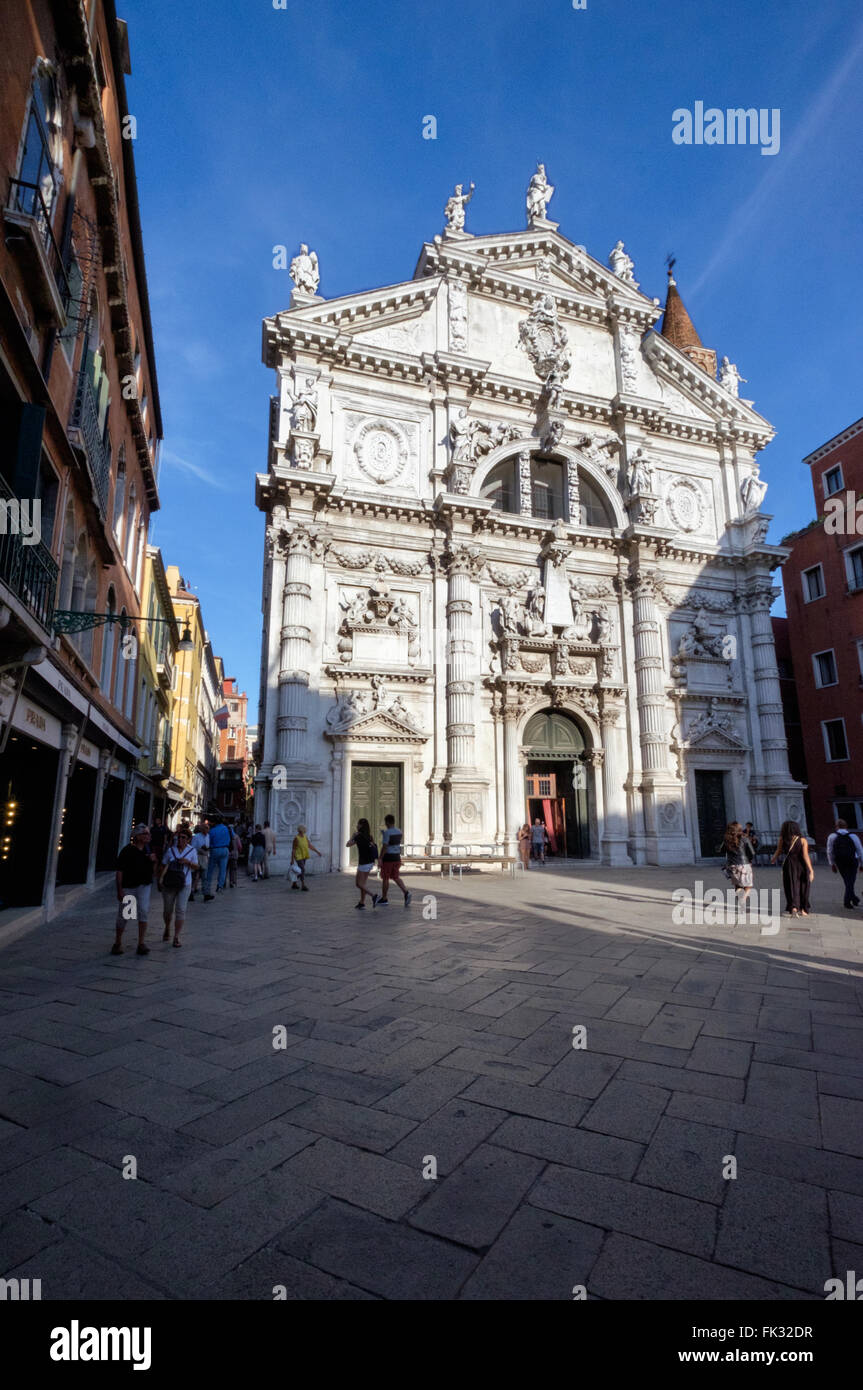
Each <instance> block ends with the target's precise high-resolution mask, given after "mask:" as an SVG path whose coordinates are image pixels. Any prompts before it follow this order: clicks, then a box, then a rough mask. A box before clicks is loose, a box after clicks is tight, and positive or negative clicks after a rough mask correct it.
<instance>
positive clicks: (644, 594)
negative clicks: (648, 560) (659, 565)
mask: <svg viewBox="0 0 863 1390" xmlns="http://www.w3.org/2000/svg"><path fill="white" fill-rule="evenodd" d="M626 587H627V589H628V590H629V592H630V593H631V594H632V596H633V598H656V594H657V587H658V581H657V577H656V572H655V571H654V570H639V571H638V572H637V573H636V574H631V575H630V576H629V578H628V579H627V581H626Z"/></svg>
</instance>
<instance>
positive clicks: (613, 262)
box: [608, 241, 638, 290]
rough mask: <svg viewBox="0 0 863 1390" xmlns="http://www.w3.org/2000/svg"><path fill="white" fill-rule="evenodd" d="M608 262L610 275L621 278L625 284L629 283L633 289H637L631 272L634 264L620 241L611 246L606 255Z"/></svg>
mask: <svg viewBox="0 0 863 1390" xmlns="http://www.w3.org/2000/svg"><path fill="white" fill-rule="evenodd" d="M608 264H609V265H610V266H611V273H612V275H616V276H617V278H618V280H622V281H623V283H624V284H625V285H631V286H632V288H633V289H634V290H637V289H638V285H637V283H636V281H635V278H634V277H633V274H632V272H633V270H634V269H635V266H634V264H633V261H632V258H631V257H630V256H627V254H626V251H625V250H624V249H623V242H622V241H617V242H615V244H614V246H613V247H612V248H611V251H610V252H609V256H608Z"/></svg>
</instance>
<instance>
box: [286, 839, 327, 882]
mask: <svg viewBox="0 0 863 1390" xmlns="http://www.w3.org/2000/svg"><path fill="white" fill-rule="evenodd" d="M311 852H314V853H315V854H316V855H317V856H318V858H319V859H320V857H321V851H320V850H319V849H315V847H314V845H313V844H312V842H311V840H310V839H309V835H308V831H307V830H306V827H305V826H304V825H298V826H297V833H296V835H295V836H294V843H293V844H292V846H291V868H292V869H293V867H294V865H296V867H297V868H298V869H299V876H298V879H296V878H295V879H294V881H293V883H292V884H291V887H292V888H302V890H303V892H304V893H308V891H309V885H308V884H307V883H306V864H307V863H308V862H309V857H310V853H311Z"/></svg>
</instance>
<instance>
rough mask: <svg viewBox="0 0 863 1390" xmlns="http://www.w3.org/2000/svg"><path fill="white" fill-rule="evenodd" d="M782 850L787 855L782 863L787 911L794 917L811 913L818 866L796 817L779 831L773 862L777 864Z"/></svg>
mask: <svg viewBox="0 0 863 1390" xmlns="http://www.w3.org/2000/svg"><path fill="white" fill-rule="evenodd" d="M780 854H784V855H785V862H784V864H783V865H782V887H783V888H784V889H785V911H786V912H789V913H790V914H791V916H792V917H797V916H798V915H799V916H800V917H808V916H809V890H810V885H811V883H812V880H813V878H814V877H815V870H814V869H813V867H812V861H811V859H810V858H809V846H808V844H807V843H806V841H805V840H804V838H803V835H802V834H801V831H800V826H799V825H798V824H797V822H796V821H794V820H786V821H783V823H782V829H781V830H780V831H779V840H778V843H777V845H776V851H775V853H774V855H773V858H772V859H771V860H770V862H771V864H775V863H776V862H777V860H778V859H779V856H780Z"/></svg>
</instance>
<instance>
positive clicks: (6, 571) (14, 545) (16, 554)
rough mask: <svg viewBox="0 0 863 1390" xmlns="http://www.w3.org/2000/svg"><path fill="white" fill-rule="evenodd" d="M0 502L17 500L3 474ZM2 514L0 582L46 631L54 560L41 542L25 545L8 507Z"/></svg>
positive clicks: (53, 584)
mask: <svg viewBox="0 0 863 1390" xmlns="http://www.w3.org/2000/svg"><path fill="white" fill-rule="evenodd" d="M0 501H2V502H4V503H11V502H17V501H18V499H17V497H16V496H15V494H14V492H13V491H12V489H11V488H10V487H9V484H8V483H7V482H6V480H5V478H3V477H0ZM5 513H6V515H5V526H4V528H3V531H2V533H0V583H3V584H5V585H6V586H7V587H8V588H9V589H11V591H12V593H13V594H14V595H15V597H16V598H17V599H18V600H19V601H20V602H21V603H22V604H23V605H24V607H25V608H26V609H27V611H28V612H29V613H31V614H32V616H33V617H34V618H35V619H36V621H37V622H38V623H39V624H40V626H42V627H43V628H45V630H46V632H49V631H50V629H51V614H52V612H53V611H54V599H55V594H56V590H57V563H56V561H55V559H54V557H53V555H52V554H51V552H50V550H49V549H48V547H47V546H46V545H43V543H42V541H37V542H36V544H35V545H25V544H24V538H23V537H22V536H21V535H20V534H15V532H14V531H12V530H11V525H10V514H9V510H8V507H7V508H6V509H5Z"/></svg>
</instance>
